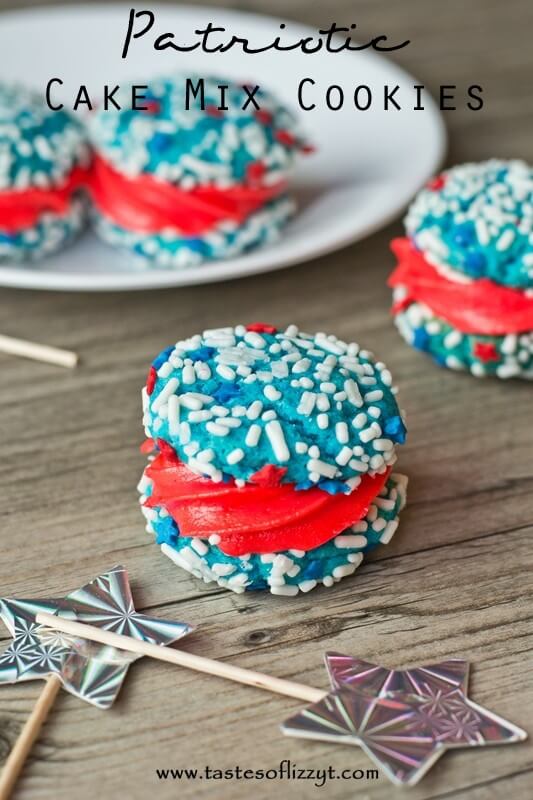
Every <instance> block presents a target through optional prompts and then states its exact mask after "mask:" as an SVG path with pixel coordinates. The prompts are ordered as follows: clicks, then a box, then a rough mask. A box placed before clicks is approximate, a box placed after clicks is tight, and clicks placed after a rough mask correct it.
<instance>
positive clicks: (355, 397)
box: [344, 378, 363, 408]
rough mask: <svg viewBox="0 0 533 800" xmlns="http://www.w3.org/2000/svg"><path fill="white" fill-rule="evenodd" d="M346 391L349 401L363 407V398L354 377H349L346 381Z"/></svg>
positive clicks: (357, 406)
mask: <svg viewBox="0 0 533 800" xmlns="http://www.w3.org/2000/svg"><path fill="white" fill-rule="evenodd" d="M344 391H345V392H346V397H347V398H348V401H349V402H350V403H351V404H352V405H353V406H355V407H356V408H361V406H362V405H363V398H362V397H361V392H360V391H359V387H358V386H357V384H356V382H355V381H354V380H352V378H348V380H347V381H344Z"/></svg>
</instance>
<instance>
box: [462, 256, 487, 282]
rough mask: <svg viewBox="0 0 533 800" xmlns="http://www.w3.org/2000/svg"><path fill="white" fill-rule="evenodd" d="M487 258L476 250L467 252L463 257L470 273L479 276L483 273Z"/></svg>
mask: <svg viewBox="0 0 533 800" xmlns="http://www.w3.org/2000/svg"><path fill="white" fill-rule="evenodd" d="M486 264H487V259H486V257H485V255H484V254H483V253H479V252H477V251H474V252H471V253H467V254H466V258H465V267H466V269H467V270H468V272H469V273H470V274H471V275H475V276H476V277H479V276H481V275H483V273H484V271H485V267H486Z"/></svg>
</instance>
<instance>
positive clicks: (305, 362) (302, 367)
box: [292, 358, 311, 375]
mask: <svg viewBox="0 0 533 800" xmlns="http://www.w3.org/2000/svg"><path fill="white" fill-rule="evenodd" d="M310 366H311V362H310V360H309V359H308V358H301V359H300V360H299V361H297V362H296V364H294V366H293V368H292V371H293V373H294V374H295V375H299V374H300V373H301V372H307V370H308V369H309V367H310Z"/></svg>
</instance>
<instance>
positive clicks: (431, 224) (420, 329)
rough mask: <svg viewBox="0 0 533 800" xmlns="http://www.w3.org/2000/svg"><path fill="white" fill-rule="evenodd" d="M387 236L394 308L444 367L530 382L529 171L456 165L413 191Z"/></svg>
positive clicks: (411, 337)
mask: <svg viewBox="0 0 533 800" xmlns="http://www.w3.org/2000/svg"><path fill="white" fill-rule="evenodd" d="M405 226H406V233H407V236H406V237H405V238H403V239H397V240H395V241H394V242H393V245H392V248H393V251H394V252H395V254H396V256H397V258H398V265H397V267H396V269H395V271H394V272H393V274H392V275H391V277H390V279H389V285H390V286H392V288H393V291H394V305H393V313H394V315H395V319H396V324H397V327H398V329H399V331H400V333H401V334H402V336H403V337H404V338H405V339H406V341H407V342H408V343H409V344H411V345H412V346H413V347H415V348H417V349H418V350H422V351H424V352H427V353H428V354H429V355H431V356H432V357H433V358H434V360H435V361H436V362H437V363H438V364H440V365H442V366H445V367H449V368H451V369H458V370H467V371H469V372H471V373H472V374H473V375H476V376H478V377H483V376H487V375H494V376H496V377H499V378H514V377H517V378H525V379H530V380H531V379H533V169H532V168H531V167H530V166H528V165H527V164H525V163H524V162H522V161H499V160H496V159H493V160H490V161H486V162H481V163H478V164H465V165H463V166H458V167H454V168H452V169H450V170H448V171H446V172H443V173H442V174H441V175H439V176H437V178H435V179H434V180H433V181H431V182H430V184H429V185H428V186H427V187H426V188H425V189H424V190H423V191H422V192H420V194H419V195H418V197H417V198H416V199H415V201H414V203H413V204H412V206H411V208H410V209H409V212H408V214H407V217H406V220H405Z"/></svg>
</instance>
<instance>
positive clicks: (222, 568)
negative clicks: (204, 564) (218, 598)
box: [211, 564, 236, 577]
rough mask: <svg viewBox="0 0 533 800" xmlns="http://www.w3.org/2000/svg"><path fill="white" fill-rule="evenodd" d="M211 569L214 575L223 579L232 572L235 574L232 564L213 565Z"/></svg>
mask: <svg viewBox="0 0 533 800" xmlns="http://www.w3.org/2000/svg"><path fill="white" fill-rule="evenodd" d="M211 569H212V570H213V572H214V573H215V575H219V576H221V577H223V576H225V575H231V573H232V572H235V570H236V567H235V566H234V565H233V564H213V566H212V567H211Z"/></svg>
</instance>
